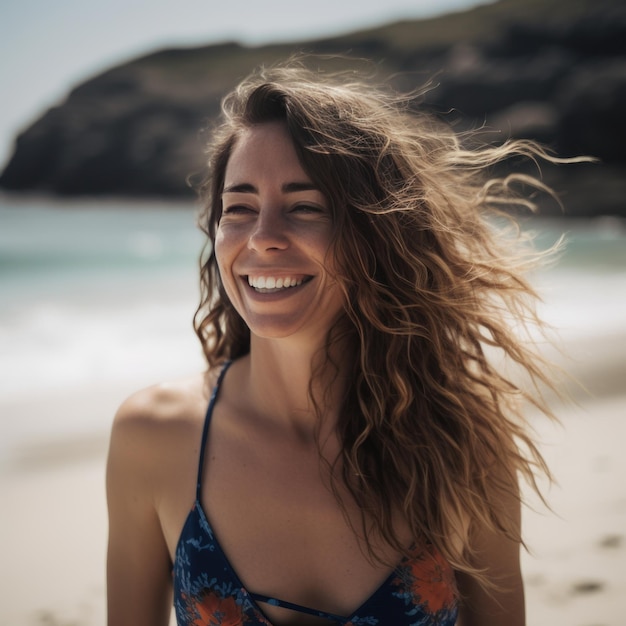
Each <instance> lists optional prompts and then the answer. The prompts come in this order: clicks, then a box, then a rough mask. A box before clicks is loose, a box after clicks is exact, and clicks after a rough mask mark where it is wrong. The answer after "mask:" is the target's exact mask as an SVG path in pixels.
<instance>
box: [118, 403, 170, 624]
mask: <svg viewBox="0 0 626 626" xmlns="http://www.w3.org/2000/svg"><path fill="white" fill-rule="evenodd" d="M148 408H149V403H146V402H142V401H139V400H137V398H131V399H130V400H127V401H126V402H125V403H124V404H123V405H122V407H121V408H120V410H119V411H118V414H117V415H116V417H115V421H114V424H113V430H112V434H111V444H110V449H109V458H108V463H107V500H108V508H109V545H108V554H107V605H108V624H110V625H111V626H131V625H132V626H143V625H145V626H166V625H167V624H168V623H169V616H170V607H171V575H170V568H171V562H170V557H169V554H168V550H167V546H166V543H165V540H164V537H163V533H162V531H161V525H160V522H159V518H158V515H157V511H156V508H155V499H156V498H155V496H156V493H157V485H156V482H157V478H156V477H157V476H158V472H157V471H156V468H157V467H158V465H157V459H158V457H159V456H160V455H159V454H158V445H157V444H156V440H155V437H154V428H153V421H154V420H153V419H151V417H150V414H149V410H148ZM151 444H154V445H151Z"/></svg>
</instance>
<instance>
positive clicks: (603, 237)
mask: <svg viewBox="0 0 626 626" xmlns="http://www.w3.org/2000/svg"><path fill="white" fill-rule="evenodd" d="M531 226H532V227H533V230H536V231H538V232H539V233H540V237H539V241H540V243H541V244H542V245H548V244H549V243H551V242H553V241H555V240H556V239H557V238H558V236H559V235H560V234H561V233H563V232H566V233H567V239H568V245H567V247H566V249H565V253H564V254H563V256H562V258H561V259H560V261H559V262H558V264H557V265H556V266H554V267H552V268H550V269H545V270H541V271H540V272H539V273H537V275H536V276H535V277H534V280H535V281H536V284H537V286H538V288H539V290H540V292H541V294H542V295H543V297H544V300H545V302H544V304H543V305H542V308H541V310H542V314H543V316H544V317H545V318H546V319H547V321H548V322H549V323H551V324H552V325H553V326H554V327H556V328H558V329H559V330H560V331H561V332H562V333H563V334H565V335H568V336H586V337H593V336H594V334H597V333H602V334H606V333H608V332H611V330H612V329H613V330H619V329H623V328H624V326H625V325H626V225H625V224H624V222H622V221H619V220H614V219H604V220H594V221H587V222H573V221H562V222H558V221H536V222H533V223H532V224H531ZM202 244H203V238H202V235H201V233H200V232H199V230H198V229H197V227H196V207H195V206H194V205H193V204H185V203H179V204H165V203H163V204H162V203H156V202H155V203H140V204H134V203H131V202H124V201H120V202H115V203H113V202H102V201H72V202H67V201H52V200H48V199H41V200H19V201H18V200H14V199H10V198H0V405H1V403H2V402H3V401H7V400H10V401H13V402H15V401H19V399H20V398H25V397H32V396H33V395H34V394H44V393H46V392H50V391H64V390H67V391H70V392H71V390H73V389H77V388H81V387H91V386H94V387H95V386H98V385H103V384H115V383H119V382H124V383H126V382H128V381H133V382H136V383H137V385H143V384H148V383H149V382H154V381H156V380H159V379H162V378H168V377H172V376H178V375H183V374H186V373H189V372H193V371H197V370H198V369H199V368H200V367H201V366H202V358H201V352H200V348H199V343H198V341H197V339H196V337H195V335H194V333H193V330H192V326H191V320H192V316H193V313H194V310H195V307H196V305H197V301H198V286H197V262H198V261H197V260H198V257H199V254H200V250H201V247H202ZM3 419H8V418H7V416H3V415H0V422H1V421H2V420H3ZM0 426H1V424H0ZM2 430H4V429H2ZM5 432H6V431H5ZM5 443H6V442H5Z"/></svg>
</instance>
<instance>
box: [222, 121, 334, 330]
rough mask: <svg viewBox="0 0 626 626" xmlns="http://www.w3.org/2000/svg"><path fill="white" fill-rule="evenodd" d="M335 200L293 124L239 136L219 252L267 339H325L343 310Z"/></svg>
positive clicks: (243, 306)
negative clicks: (293, 133) (313, 173)
mask: <svg viewBox="0 0 626 626" xmlns="http://www.w3.org/2000/svg"><path fill="white" fill-rule="evenodd" d="M332 229H333V222H332V217H331V213H330V209H329V206H328V201H327V199H326V198H325V197H324V195H323V194H322V193H321V192H320V190H319V189H317V188H315V186H314V185H313V183H312V181H311V179H310V178H309V176H307V174H306V173H305V171H304V170H303V169H302V166H301V165H300V162H299V161H298V157H297V154H296V150H295V147H294V145H293V142H292V141H291V138H290V137H289V134H288V133H287V129H286V126H285V125H284V124H283V123H280V122H271V123H264V124H259V125H257V126H254V127H252V128H250V129H248V130H246V131H245V132H244V133H243V135H242V136H241V137H240V138H239V139H238V141H237V143H236V145H235V147H234V149H233V151H232V154H231V156H230V159H229V161H228V165H227V167H226V171H225V177H224V192H223V194H222V215H221V218H220V221H219V224H218V228H217V233H216V239H215V255H216V258H217V263H218V267H219V271H220V276H221V279H222V283H223V285H224V289H225V290H226V293H227V295H228V297H229V299H230V301H231V302H232V304H233V306H234V307H235V309H236V310H237V312H238V313H239V315H241V317H242V318H243V320H244V321H245V323H246V324H247V325H248V327H249V328H250V331H251V332H252V333H253V334H255V335H257V336H260V337H266V338H284V337H291V336H309V338H312V339H313V340H315V341H318V342H319V341H320V340H321V339H322V338H323V337H324V336H325V335H326V332H327V331H328V329H329V328H330V326H331V325H332V324H333V322H334V321H335V320H336V319H337V317H338V316H339V315H340V313H341V311H342V310H343V295H342V292H341V290H340V289H339V286H338V285H337V283H336V282H335V280H334V278H333V276H332V259H331V258H329V254H328V251H329V246H330V241H331V236H332Z"/></svg>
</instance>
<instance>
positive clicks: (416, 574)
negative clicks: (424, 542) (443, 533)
mask: <svg viewBox="0 0 626 626" xmlns="http://www.w3.org/2000/svg"><path fill="white" fill-rule="evenodd" d="M394 584H395V585H396V586H397V587H399V588H401V589H403V592H401V595H402V596H403V597H404V599H405V601H407V602H409V603H410V604H421V606H422V609H423V610H424V612H425V613H428V614H431V615H434V614H436V613H439V612H441V611H444V612H447V611H450V610H453V609H454V608H455V607H456V604H457V589H456V581H455V578H454V572H453V571H452V568H451V567H450V565H449V564H448V563H447V562H446V560H445V559H444V558H443V556H442V555H441V554H440V553H439V552H438V551H436V550H434V549H433V550H428V551H422V552H421V553H420V552H419V551H416V552H415V553H414V556H413V558H411V560H410V562H409V563H407V564H406V565H404V566H403V567H401V568H400V571H399V573H398V577H397V578H396V579H395V581H394Z"/></svg>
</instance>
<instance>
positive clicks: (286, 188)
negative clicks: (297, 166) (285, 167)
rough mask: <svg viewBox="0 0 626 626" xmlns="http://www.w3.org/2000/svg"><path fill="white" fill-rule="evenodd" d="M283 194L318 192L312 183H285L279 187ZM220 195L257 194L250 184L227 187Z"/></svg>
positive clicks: (317, 188) (256, 190)
mask: <svg viewBox="0 0 626 626" xmlns="http://www.w3.org/2000/svg"><path fill="white" fill-rule="evenodd" d="M281 191H282V192H283V193H298V192H299V191H319V187H318V186H317V185H314V184H313V183H298V182H293V183H285V184H284V185H283V186H282V187H281ZM222 193H223V194H224V193H259V191H258V189H257V188H256V187H255V186H254V185H251V184H250V183H241V184H239V185H229V186H228V187H224V189H223V191H222Z"/></svg>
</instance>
